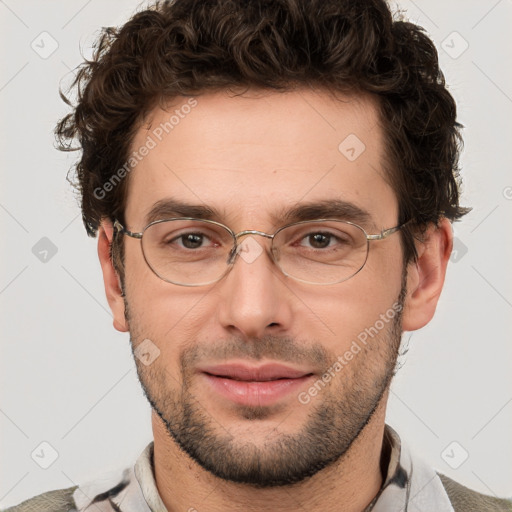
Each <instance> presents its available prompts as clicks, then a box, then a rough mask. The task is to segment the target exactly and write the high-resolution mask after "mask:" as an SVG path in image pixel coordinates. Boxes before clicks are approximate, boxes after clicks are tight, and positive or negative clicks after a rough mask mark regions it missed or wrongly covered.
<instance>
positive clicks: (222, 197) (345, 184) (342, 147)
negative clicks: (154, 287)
mask: <svg viewBox="0 0 512 512" xmlns="http://www.w3.org/2000/svg"><path fill="white" fill-rule="evenodd" d="M382 139H383V137H382V128H381V127H380V123H379V118H378V112H377V105H376V103H375V101H374V100H373V99H372V98H371V97H363V96H341V95H337V97H336V98H334V97H333V96H332V95H331V94H329V93H327V92H320V91H313V90H310V89H307V90H296V91H293V92H285V93H283V92H273V91H272V92H269V91H254V90H251V91H248V92H246V93H245V94H243V95H241V96H240V95H238V96H236V95H233V94H232V93H228V92H226V91H219V92H215V93H206V94H201V95H199V96H196V97H195V98H180V99H175V100H174V101H173V102H172V103H170V104H169V105H168V106H166V108H165V109H162V108H156V109H155V110H153V111H152V112H151V113H150V115H149V116H148V117H147V119H146V120H145V122H144V123H143V124H142V125H141V127H140V128H139V129H138V131H137V133H136V135H135V137H134V140H133V142H132V148H131V150H132V154H137V156H138V158H137V163H136V165H135V166H134V167H133V170H132V171H131V172H130V174H129V176H128V179H129V185H128V194H127V202H126V209H125V217H126V222H127V223H128V224H129V225H131V226H133V227H137V228H141V227H143V225H144V223H145V221H147V220H148V216H149V214H150V213H151V212H152V213H154V210H155V205H156V204H157V203H160V204H162V202H165V201H166V200H177V201H180V202H184V203H188V204H192V205H202V206H205V207H209V208H210V209H212V210H214V211H215V217H216V220H219V221H223V222H226V223H228V222H229V223H231V225H232V227H234V228H236V227H237V226H235V225H233V223H238V222H240V223H246V222H251V223H252V224H251V226H250V227H249V228H247V226H245V227H244V228H243V229H246V228H247V229H259V228H261V229H263V228H268V227H269V224H273V223H274V222H275V221H276V217H277V216H279V215H284V213H285V212H286V211H287V210H288V209H291V208H293V207H296V206H297V205H300V204H302V203H304V204H305V203H318V202H325V201H329V200H338V201H344V202H346V203H350V204H353V205H354V206H355V207H357V208H359V209H361V210H364V211H368V213H369V214H370V216H371V218H372V219H373V220H374V221H376V220H378V221H379V222H374V225H375V224H379V225H380V224H382V223H384V224H385V223H386V222H387V219H390V220H391V221H392V222H394V221H395V220H396V215H397V213H396V212H397V205H396V198H395V195H394V192H393V191H392V189H391V188H390V186H389V185H388V183H387V181H386V179H385V171H384V168H383V161H384V159H383V156H384V154H383V151H384V150H383V141H382ZM143 148H146V149H143ZM142 153H143V155H142ZM164 210H165V209H164ZM152 220H154V219H152ZM254 223H257V225H255V224H254Z"/></svg>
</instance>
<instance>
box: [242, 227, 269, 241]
mask: <svg viewBox="0 0 512 512" xmlns="http://www.w3.org/2000/svg"><path fill="white" fill-rule="evenodd" d="M246 235H260V236H263V237H265V238H270V239H271V240H273V239H274V235H269V234H268V233H265V232H263V231H257V230H254V229H247V230H245V231H240V233H237V234H236V235H235V241H236V242H238V238H239V237H241V236H246Z"/></svg>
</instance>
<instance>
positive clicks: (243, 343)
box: [180, 335, 332, 368]
mask: <svg viewBox="0 0 512 512" xmlns="http://www.w3.org/2000/svg"><path fill="white" fill-rule="evenodd" d="M230 359H246V360H253V361H260V360H262V359H271V360H275V361H281V362H284V363H291V364H304V363H308V364H309V365H311V364H313V365H314V366H317V367H318V368H324V367H326V366H328V361H329V360H330V359H332V356H330V355H329V353H328V352H327V350H326V349H325V348H324V347H323V346H322V344H321V343H317V342H315V343H313V344H311V343H308V344H307V345H306V344H304V343H298V342H297V341H296V340H295V339H293V338H290V337H278V336H274V335H265V336H263V337H260V338H251V339H249V340H248V339H244V338H241V337H238V338H229V339H226V340H221V341H215V342H214V343H201V344H198V345H194V346H190V347H187V348H185V349H184V350H183V351H182V353H181V356H180V360H181V361H180V362H181V364H182V368H190V367H193V366H196V364H197V363H198V362H199V361H205V360H208V361H226V360H230Z"/></svg>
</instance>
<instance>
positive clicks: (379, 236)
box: [114, 217, 409, 286]
mask: <svg viewBox="0 0 512 512" xmlns="http://www.w3.org/2000/svg"><path fill="white" fill-rule="evenodd" d="M172 221H194V222H199V223H202V224H207V225H215V226H218V227H220V228H222V229H224V230H225V231H226V232H227V233H229V234H230V235H231V237H232V239H233V246H232V248H231V250H230V252H229V255H228V258H227V261H226V270H225V271H224V272H222V273H221V275H220V276H219V277H217V278H216V279H213V280H211V281H208V282H205V283H192V284H191V283H180V282H177V281H175V280H171V279H169V278H167V277H165V276H163V275H161V273H160V272H158V271H157V270H156V269H155V268H154V265H153V264H152V263H151V262H150V261H149V260H150V258H148V256H147V254H146V251H145V249H144V243H143V236H144V233H146V231H147V230H148V229H150V228H151V227H152V226H155V225H158V224H162V223H166V222H172ZM321 222H336V223H340V224H344V225H349V226H351V227H352V228H357V229H358V230H359V231H360V232H361V234H362V235H364V237H365V239H366V254H365V256H364V259H363V260H362V263H361V264H360V266H359V267H358V268H357V269H356V270H355V271H354V272H352V273H351V274H350V275H348V276H346V277H344V278H342V279H340V280H337V281H334V282H315V281H307V280H304V279H301V278H298V277H296V276H294V275H292V274H290V273H288V272H287V271H286V270H284V269H283V268H282V267H281V265H280V263H279V261H278V257H276V254H277V253H278V251H277V250H276V248H275V247H274V239H275V237H276V236H277V235H278V234H279V233H280V232H282V231H283V230H285V229H288V228H291V227H293V226H299V225H303V224H315V223H321ZM408 222H409V221H406V222H404V223H402V224H400V225H398V226H394V227H391V228H387V229H384V230H382V231H381V232H380V233H378V234H368V233H367V232H366V231H365V229H364V228H363V227H361V226H359V225H358V224H355V223H353V222H350V221H345V220H341V219H330V218H326V219H314V220H304V221H298V222H293V223H291V224H286V225H285V226H282V227H280V228H279V229H277V230H276V231H275V232H274V233H273V234H269V233H265V232H263V231H258V230H244V231H240V232H239V233H235V232H234V231H233V230H232V229H230V228H229V227H228V226H226V225H225V224H222V223H220V222H217V221H214V220H210V219H197V218H195V217H172V218H167V219H159V220H155V221H153V222H150V223H149V224H148V225H147V226H145V227H144V228H143V230H142V231H139V232H132V231H130V230H128V229H127V228H125V227H124V226H123V225H122V224H121V223H120V222H119V221H118V220H117V219H115V220H114V231H116V230H117V232H120V233H123V234H125V235H127V236H129V237H131V238H135V239H139V240H140V241H141V250H142V255H143V257H144V260H145V262H146V264H147V265H148V267H149V268H150V269H151V271H152V272H153V273H154V274H155V275H156V276H157V277H158V278H160V279H162V280H163V281H165V282H168V283H172V284H176V285H179V286H206V285H209V284H213V283H216V282H218V281H220V280H221V279H222V278H223V277H224V276H225V275H226V274H227V273H228V272H229V271H230V270H231V268H232V267H233V265H234V262H235V259H236V256H237V254H238V253H239V249H240V247H241V245H239V244H238V240H239V238H240V237H243V236H247V235H259V236H263V237H265V238H269V239H270V240H271V249H270V257H271V259H272V261H273V262H274V263H275V265H276V266H277V267H278V268H279V270H280V271H281V272H282V273H283V274H284V275H285V276H287V277H290V278H292V279H295V280H297V281H300V282H303V283H307V284H316V285H331V284H338V283H342V282H344V281H347V280H349V279H351V278H352V277H354V276H355V275H356V274H358V273H359V272H360V271H361V270H362V269H363V267H364V266H365V264H366V262H367V260H368V254H369V251H370V242H371V241H378V240H384V239H385V238H387V237H388V236H390V235H392V234H393V233H396V232H397V231H399V230H400V229H402V228H403V227H404V226H405V225H406V224H408Z"/></svg>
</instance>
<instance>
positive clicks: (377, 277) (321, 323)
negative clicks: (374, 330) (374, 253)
mask: <svg viewBox="0 0 512 512" xmlns="http://www.w3.org/2000/svg"><path fill="white" fill-rule="evenodd" d="M378 263H379V267H378V269H377V268H376V265H375V264H374V263H373V262H372V261H370V260H369V261H368V263H367V264H366V265H365V267H364V268H363V270H362V271H361V272H360V273H359V274H357V275H355V276H354V277H352V278H351V279H350V280H348V281H346V282H343V283H340V284H339V285H335V286H334V287H325V288H324V289H323V290H317V291H316V292H315V293H312V290H310V291H309V292H308V293H307V294H306V293H304V294H301V297H302V298H303V301H304V303H305V304H306V306H307V307H308V309H309V310H310V311H312V314H304V315H300V317H301V318H303V319H304V320H303V322H304V323H303V324H302V327H301V328H300V330H301V331H302V332H304V333H308V334H309V336H310V337H315V336H316V337H317V339H318V338H321V339H323V340H325V341H326V342H327V340H330V341H329V349H330V350H332V351H334V352H336V353H338V354H339V353H340V352H341V351H344V350H345V349H346V348H348V347H349V346H350V344H351V343H352V341H353V340H355V339H357V337H358V336H359V335H360V334H361V333H362V332H364V331H365V329H369V328H370V327H372V326H374V325H375V323H376V322H378V321H380V320H381V315H384V316H385V315H386V314H387V315H388V316H389V315H390V314H393V315H394V314H395V313H394V310H395V309H396V304H395V303H396V301H397V299H398V296H399V294H400V283H401V269H400V268H399V267H398V266H397V265H396V261H394V262H392V261H391V259H389V260H388V261H387V262H383V261H382V260H381V261H379V262H378ZM327 288H330V289H329V290H328V289H327ZM393 305H395V308H394V307H393ZM312 322H314V325H316V326H318V328H319V329H321V331H320V332H318V331H317V333H316V335H315V332H313V331H312V325H313V324H312ZM379 325H380V323H379ZM386 325H387V323H386ZM326 348H327V347H326Z"/></svg>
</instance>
